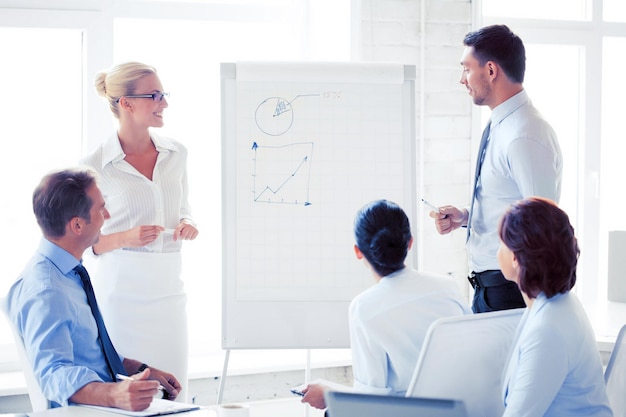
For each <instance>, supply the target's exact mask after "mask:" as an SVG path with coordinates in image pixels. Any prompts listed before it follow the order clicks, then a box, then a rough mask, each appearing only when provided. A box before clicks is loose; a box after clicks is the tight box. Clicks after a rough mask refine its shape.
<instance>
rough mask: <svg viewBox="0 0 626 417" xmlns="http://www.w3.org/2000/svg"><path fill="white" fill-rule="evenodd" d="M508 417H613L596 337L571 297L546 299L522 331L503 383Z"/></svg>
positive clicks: (528, 314)
mask: <svg viewBox="0 0 626 417" xmlns="http://www.w3.org/2000/svg"><path fill="white" fill-rule="evenodd" d="M503 397H504V404H505V412H504V417H537V416H545V417H562V416H581V417H582V416H585V417H610V416H612V415H613V414H612V412H611V409H610V406H609V400H608V397H607V394H606V386H605V384H604V374H603V371H602V360H601V358H600V352H599V351H598V345H597V343H596V339H595V335H594V332H593V329H592V327H591V324H590V323H589V320H588V318H587V315H586V314H585V311H584V309H583V307H582V305H581V304H580V302H579V301H578V298H576V296H575V295H574V294H572V293H571V292H568V293H565V294H557V295H555V296H554V297H552V298H550V299H548V298H546V296H545V295H544V294H543V293H541V294H540V295H539V296H538V297H537V298H536V299H535V301H534V303H533V305H532V306H531V307H529V308H528V309H527V310H526V312H525V313H524V316H522V320H521V321H520V324H519V328H518V331H517V341H516V342H515V343H514V348H513V350H512V351H511V358H510V360H509V364H508V367H507V372H506V374H505V378H504V385H503Z"/></svg>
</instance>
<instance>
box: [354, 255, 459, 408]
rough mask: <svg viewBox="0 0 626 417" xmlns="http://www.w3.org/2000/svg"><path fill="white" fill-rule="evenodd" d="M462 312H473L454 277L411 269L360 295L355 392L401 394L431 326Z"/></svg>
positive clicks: (356, 305) (356, 321)
mask: <svg viewBox="0 0 626 417" xmlns="http://www.w3.org/2000/svg"><path fill="white" fill-rule="evenodd" d="M463 314H471V310H470V308H469V306H468V304H467V302H466V301H465V300H464V299H463V297H462V295H461V291H460V290H459V288H458V286H457V284H456V283H455V282H454V281H453V280H452V279H451V278H449V277H447V276H445V275H435V274H427V273H424V272H417V271H415V270H414V269H412V268H409V267H407V268H404V269H402V270H400V271H397V272H394V273H393V274H390V275H388V276H386V277H384V278H382V279H381V280H380V282H379V283H378V284H376V285H374V286H372V287H370V288H369V289H367V290H365V291H364V292H362V293H361V294H359V295H357V296H356V297H355V298H354V300H352V303H351V304H350V345H351V349H352V369H353V372H354V387H353V390H354V391H355V392H363V393H371V394H381V395H395V396H403V395H404V394H405V392H406V390H407V388H408V386H409V383H410V380H411V376H412V375H413V370H414V368H415V364H416V363H417V358H418V357H419V354H420V350H421V348H422V344H423V342H424V337H425V336H426V332H427V330H428V327H429V326H430V325H431V323H432V322H433V321H435V320H437V319H438V318H441V317H450V316H459V315H463Z"/></svg>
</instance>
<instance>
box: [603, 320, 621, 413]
mask: <svg viewBox="0 0 626 417" xmlns="http://www.w3.org/2000/svg"><path fill="white" fill-rule="evenodd" d="M625 334H626V324H625V325H624V326H622V328H621V329H620V331H619V333H618V334H617V339H616V340H615V346H614V347H613V350H612V351H611V356H610V357H609V362H608V364H607V366H606V370H605V371H604V382H606V392H607V394H608V396H609V403H610V404H611V408H612V409H613V415H614V416H615V417H626V336H625Z"/></svg>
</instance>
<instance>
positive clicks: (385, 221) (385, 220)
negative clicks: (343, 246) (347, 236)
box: [354, 200, 411, 276]
mask: <svg viewBox="0 0 626 417" xmlns="http://www.w3.org/2000/svg"><path fill="white" fill-rule="evenodd" d="M354 236H355V238H356V245H357V247H358V248H359V250H360V251H361V252H362V253H363V256H365V259H367V261H368V262H369V263H370V264H371V265H372V267H373V268H374V270H375V271H376V272H377V273H378V274H379V275H381V276H387V275H389V274H391V273H393V272H395V271H397V270H399V269H402V268H403V267H404V260H405V259H406V255H407V252H408V248H409V242H410V241H411V226H410V223H409V218H408V217H407V215H406V213H405V212H404V211H403V210H402V209H401V208H400V206H398V205H397V204H396V203H394V202H391V201H387V200H376V201H373V202H371V203H369V204H367V205H366V206H364V207H363V208H361V209H360V210H359V212H358V213H357V215H356V219H355V221H354Z"/></svg>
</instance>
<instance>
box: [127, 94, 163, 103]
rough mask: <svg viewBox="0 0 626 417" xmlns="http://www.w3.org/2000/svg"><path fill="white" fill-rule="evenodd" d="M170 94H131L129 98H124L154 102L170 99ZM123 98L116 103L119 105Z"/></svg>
mask: <svg viewBox="0 0 626 417" xmlns="http://www.w3.org/2000/svg"><path fill="white" fill-rule="evenodd" d="M169 96H170V93H152V94H129V95H127V96H122V97H126V98H151V99H152V101H163V99H164V98H165V97H169ZM122 97H120V98H118V99H117V100H115V102H116V103H119V102H120V100H121V99H122Z"/></svg>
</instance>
